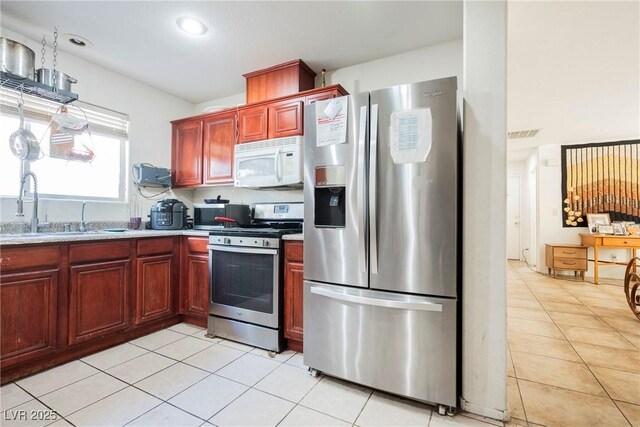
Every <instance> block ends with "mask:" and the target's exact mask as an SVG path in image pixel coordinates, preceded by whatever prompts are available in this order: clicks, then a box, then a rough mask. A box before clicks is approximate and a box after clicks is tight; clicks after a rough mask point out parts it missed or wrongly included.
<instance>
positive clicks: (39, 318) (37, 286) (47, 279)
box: [0, 251, 59, 369]
mask: <svg viewBox="0 0 640 427" xmlns="http://www.w3.org/2000/svg"><path fill="white" fill-rule="evenodd" d="M3 256H7V254H6V251H5V253H4V254H3ZM58 274H59V270H58V269H57V268H56V269H45V270H39V271H27V272H20V273H13V274H11V273H9V274H3V275H2V281H1V282H0V313H2V323H1V324H0V340H1V341H0V343H1V344H0V349H1V355H0V360H1V361H2V363H1V365H0V366H1V367H2V369H5V368H7V367H9V366H12V365H15V364H16V363H20V362H22V361H25V360H28V359H30V358H34V357H38V356H42V355H46V354H48V353H51V352H53V351H55V350H56V330H57V321H56V318H57V312H58V304H57V301H58V298H57V296H58Z"/></svg>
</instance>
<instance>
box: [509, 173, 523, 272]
mask: <svg viewBox="0 0 640 427" xmlns="http://www.w3.org/2000/svg"><path fill="white" fill-rule="evenodd" d="M507 259H517V260H519V259H520V177H519V176H510V177H507Z"/></svg>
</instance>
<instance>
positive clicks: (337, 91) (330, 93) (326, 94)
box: [304, 86, 347, 105]
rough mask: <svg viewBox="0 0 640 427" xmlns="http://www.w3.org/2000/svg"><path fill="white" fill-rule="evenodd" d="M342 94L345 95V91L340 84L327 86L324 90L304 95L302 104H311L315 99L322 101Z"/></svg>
mask: <svg viewBox="0 0 640 427" xmlns="http://www.w3.org/2000/svg"><path fill="white" fill-rule="evenodd" d="M342 95H347V92H346V91H345V90H344V89H342V87H340V86H338V87H336V86H333V87H331V88H327V90H324V91H322V92H319V93H315V94H313V95H308V96H305V98H304V105H311V104H313V103H315V102H316V101H324V100H325V99H331V98H336V97H338V96H342Z"/></svg>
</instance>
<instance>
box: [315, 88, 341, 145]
mask: <svg viewBox="0 0 640 427" xmlns="http://www.w3.org/2000/svg"><path fill="white" fill-rule="evenodd" d="M347 99H348V98H347V97H346V96H343V97H340V98H335V99H331V100H327V101H317V102H316V145H317V146H318V147H323V146H326V145H334V144H344V143H345V142H347V110H348V108H349V104H348V103H347Z"/></svg>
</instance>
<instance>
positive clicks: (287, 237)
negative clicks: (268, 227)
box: [282, 233, 304, 241]
mask: <svg viewBox="0 0 640 427" xmlns="http://www.w3.org/2000/svg"><path fill="white" fill-rule="evenodd" d="M282 240H301V241H302V240H304V233H296V234H285V235H284V236H282Z"/></svg>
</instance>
